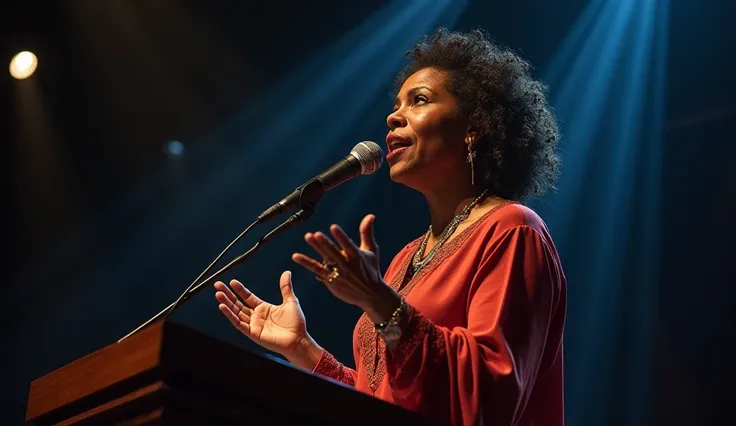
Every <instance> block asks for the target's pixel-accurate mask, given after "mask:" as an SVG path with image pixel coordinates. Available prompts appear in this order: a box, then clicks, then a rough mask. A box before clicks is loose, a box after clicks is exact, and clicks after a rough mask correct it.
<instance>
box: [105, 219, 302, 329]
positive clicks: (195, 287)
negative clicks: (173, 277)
mask: <svg viewBox="0 0 736 426" xmlns="http://www.w3.org/2000/svg"><path fill="white" fill-rule="evenodd" d="M313 214H314V206H313V205H307V206H304V207H302V208H301V209H299V211H298V212H296V213H294V214H293V215H291V216H289V218H288V219H286V220H285V221H283V222H282V223H281V224H280V225H279V226H277V227H276V228H274V229H273V230H271V231H270V232H269V233H267V234H266V235H264V236H263V237H261V239H260V240H258V241H257V242H256V243H255V244H254V245H253V247H251V248H250V249H249V250H248V251H246V252H245V253H243V254H241V255H240V256H238V257H236V258H235V259H233V260H232V261H230V263H228V264H227V265H225V266H223V267H222V268H221V269H220V270H219V271H217V272H215V273H214V274H212V275H210V276H209V277H207V278H206V279H205V280H204V281H202V282H200V283H197V282H198V281H199V279H200V278H201V277H202V276H203V275H205V274H206V273H207V272H208V271H209V270H210V269H212V267H213V266H214V264H215V263H217V261H218V260H219V259H220V258H221V257H222V255H224V254H225V252H226V251H227V250H228V249H229V248H230V247H231V246H232V245H233V244H235V243H236V242H237V241H238V240H239V239H240V238H242V237H243V236H245V234H246V233H247V232H248V231H249V230H250V228H252V227H253V225H255V224H257V223H258V221H256V222H253V224H251V226H249V227H248V228H246V230H245V231H243V233H241V234H240V235H239V236H238V237H237V238H236V239H235V240H233V242H232V243H230V244H229V245H228V247H227V248H226V249H225V250H224V251H223V252H222V253H220V255H219V256H218V257H217V259H215V260H214V261H213V262H212V263H211V264H210V266H209V267H208V268H207V269H205V270H204V271H203V272H202V273H201V274H200V275H199V277H197V279H195V280H194V282H192V284H190V285H189V287H187V289H186V290H185V291H184V292H183V293H182V294H181V296H179V298H178V299H176V301H174V302H172V303H171V304H170V305H169V306H167V307H165V308H164V309H163V310H162V311H161V312H159V313H157V314H156V315H154V316H153V317H151V318H150V319H149V320H148V321H146V322H144V323H143V324H141V325H139V326H138V327H137V328H136V329H135V330H133V331H131V332H130V333H128V334H126V335H125V336H123V337H122V338H120V339H119V340H118V343H120V342H122V341H123V340H125V339H127V338H128V337H130V336H132V335H134V334H135V333H137V332H139V331H140V330H142V329H144V328H146V327H147V326H148V325H150V324H151V323H153V322H154V321H156V320H158V319H159V318H161V317H163V318H164V320H165V319H166V317H168V316H169V315H170V314H171V312H173V311H174V309H176V308H177V307H179V306H181V305H183V304H184V303H185V302H186V301H187V300H189V299H190V298H191V297H192V296H194V295H195V294H197V293H199V292H200V291H201V290H202V289H203V288H204V287H205V286H206V285H208V284H210V283H211V282H212V281H213V280H214V279H215V278H217V277H219V276H220V275H222V274H223V273H225V272H227V271H229V270H230V269H232V268H233V267H235V266H237V265H239V264H241V263H243V262H245V261H246V260H248V258H249V257H250V256H252V255H253V254H254V253H255V252H256V251H257V250H258V249H259V248H260V247H261V246H262V245H263V244H264V243H265V242H267V241H269V240H270V239H271V238H273V237H275V236H276V235H278V234H280V233H282V232H283V231H285V230H287V229H289V228H291V227H292V226H295V225H297V224H299V223H301V222H304V221H306V220H308V219H309V218H310V217H312V215H313Z"/></svg>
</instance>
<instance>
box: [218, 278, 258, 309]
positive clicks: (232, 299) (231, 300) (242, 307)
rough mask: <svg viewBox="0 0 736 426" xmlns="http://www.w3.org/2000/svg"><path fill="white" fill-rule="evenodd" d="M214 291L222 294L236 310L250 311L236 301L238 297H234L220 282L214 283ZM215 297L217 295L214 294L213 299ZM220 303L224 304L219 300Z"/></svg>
mask: <svg viewBox="0 0 736 426" xmlns="http://www.w3.org/2000/svg"><path fill="white" fill-rule="evenodd" d="M215 290H217V291H219V292H222V293H223V294H224V295H225V297H226V298H227V299H228V300H229V301H230V303H232V304H234V305H235V307H237V308H238V309H241V310H242V309H250V308H249V307H247V306H245V305H243V302H241V301H240V299H238V296H236V295H235V293H233V292H232V291H230V289H229V288H228V287H227V286H226V285H225V283H223V282H222V281H217V282H216V283H215ZM216 296H217V293H215V297H216ZM220 303H225V302H223V301H222V300H220Z"/></svg>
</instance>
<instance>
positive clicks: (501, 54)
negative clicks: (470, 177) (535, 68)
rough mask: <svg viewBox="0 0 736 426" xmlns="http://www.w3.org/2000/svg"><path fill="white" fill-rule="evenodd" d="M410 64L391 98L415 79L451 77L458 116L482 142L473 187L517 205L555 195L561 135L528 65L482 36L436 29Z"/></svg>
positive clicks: (479, 32)
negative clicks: (435, 74)
mask: <svg viewBox="0 0 736 426" xmlns="http://www.w3.org/2000/svg"><path fill="white" fill-rule="evenodd" d="M406 57H407V59H409V61H410V62H409V64H408V65H407V66H406V67H405V68H404V69H403V70H402V71H401V72H400V73H399V75H398V76H397V78H396V91H397V92H398V90H399V88H400V87H401V85H402V84H403V82H404V81H405V80H406V79H407V78H408V77H409V76H410V75H412V74H413V73H415V72H416V71H419V70H421V69H424V68H430V67H433V68H436V69H438V70H442V71H445V72H447V73H448V74H449V81H448V87H447V90H448V91H449V92H450V93H452V94H453V95H455V97H456V98H457V101H458V105H459V113H460V114H463V115H464V116H466V117H468V118H469V119H470V121H471V123H472V125H473V126H474V127H476V128H477V129H478V132H479V134H480V135H482V136H481V137H480V138H479V140H478V141H477V142H476V145H475V146H476V150H477V151H476V152H477V157H476V158H477V160H476V161H477V163H476V164H477V166H476V180H478V178H482V182H483V184H484V187H485V188H488V190H489V191H491V192H492V193H493V194H495V195H497V196H500V197H504V198H507V199H512V200H521V199H525V198H530V197H534V196H539V195H542V194H544V193H545V192H546V191H547V190H549V189H554V188H555V187H554V184H555V181H556V179H557V176H558V173H559V169H560V165H561V159H560V157H559V155H558V154H557V153H556V147H557V141H558V140H559V137H560V135H559V128H558V125H557V121H556V119H555V116H554V113H553V111H552V108H551V107H550V106H549V104H548V103H547V98H546V96H545V95H546V90H547V88H546V86H545V85H543V84H542V83H540V82H539V81H537V80H535V79H534V78H532V76H531V65H530V64H529V63H528V62H527V61H525V60H524V59H522V58H521V57H520V56H518V55H517V54H515V53H514V52H513V51H511V50H509V49H507V48H504V47H501V46H498V45H496V44H494V42H493V41H492V40H491V39H490V38H489V37H488V36H487V35H486V33H485V32H484V31H482V30H474V31H471V32H469V33H459V32H451V31H448V30H447V29H445V28H439V29H438V30H437V31H436V33H435V34H434V35H433V36H430V35H426V36H424V37H423V38H422V39H420V40H419V41H418V42H417V43H416V44H415V45H414V48H413V49H412V50H410V51H408V52H407V54H406Z"/></svg>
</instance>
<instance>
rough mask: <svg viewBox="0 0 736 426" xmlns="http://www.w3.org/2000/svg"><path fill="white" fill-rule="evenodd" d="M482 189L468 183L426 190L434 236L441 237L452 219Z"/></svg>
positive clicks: (425, 195)
mask: <svg viewBox="0 0 736 426" xmlns="http://www.w3.org/2000/svg"><path fill="white" fill-rule="evenodd" d="M481 191H482V190H481V189H480V188H477V187H473V186H471V185H467V186H465V187H462V188H458V186H454V187H448V188H437V189H435V190H433V191H431V192H429V191H428V192H425V194H424V197H425V198H426V199H427V206H428V208H429V216H430V223H431V225H432V236H433V237H434V238H437V237H439V235H440V234H441V233H442V231H444V230H445V228H447V226H448V225H449V224H450V222H451V221H452V219H453V218H454V217H455V216H456V215H457V214H458V213H460V212H461V211H462V210H463V209H464V208H465V207H466V206H467V205H468V204H469V203H471V202H472V201H473V200H475V199H476V198H477V197H478V196H479V195H480V194H481Z"/></svg>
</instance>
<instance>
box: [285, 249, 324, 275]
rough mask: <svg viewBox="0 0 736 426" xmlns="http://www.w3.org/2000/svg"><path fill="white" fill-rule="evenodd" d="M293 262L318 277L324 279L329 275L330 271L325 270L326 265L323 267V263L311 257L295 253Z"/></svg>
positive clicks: (292, 256)
mask: <svg viewBox="0 0 736 426" xmlns="http://www.w3.org/2000/svg"><path fill="white" fill-rule="evenodd" d="M291 260H293V261H294V262H296V263H298V264H299V265H301V266H303V267H304V268H306V269H307V270H308V271H309V272H311V273H313V274H314V275H316V276H317V277H322V276H324V275H326V274H327V273H329V271H327V270H326V269H325V267H324V265H322V263H321V262H318V261H316V260H314V259H312V258H311V257H309V256H306V255H303V254H301V253H294V254H293V255H291Z"/></svg>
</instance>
